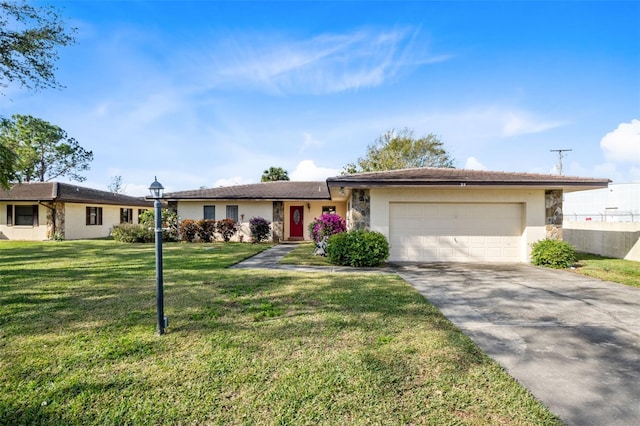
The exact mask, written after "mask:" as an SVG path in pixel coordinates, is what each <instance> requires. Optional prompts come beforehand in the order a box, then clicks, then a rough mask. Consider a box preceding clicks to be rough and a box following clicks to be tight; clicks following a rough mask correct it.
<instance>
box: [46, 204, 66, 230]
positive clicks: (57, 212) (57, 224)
mask: <svg viewBox="0 0 640 426" xmlns="http://www.w3.org/2000/svg"><path fill="white" fill-rule="evenodd" d="M64 232H65V229H64V203H50V204H48V205H47V238H49V239H52V238H53V237H54V236H55V234H57V236H59V237H62V238H64Z"/></svg>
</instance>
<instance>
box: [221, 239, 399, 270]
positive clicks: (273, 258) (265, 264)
mask: <svg viewBox="0 0 640 426" xmlns="http://www.w3.org/2000/svg"><path fill="white" fill-rule="evenodd" d="M296 247H297V244H279V245H276V246H273V247H271V248H269V249H267V250H265V251H263V252H260V253H258V254H256V255H255V256H252V257H250V258H248V259H246V260H243V261H242V262H240V263H237V264H235V265H233V266H231V268H230V269H234V268H237V269H278V270H283V271H299V272H358V273H378V274H395V271H394V270H393V269H392V268H353V267H350V266H299V265H281V264H279V263H278V262H279V261H280V259H282V258H283V257H284V256H286V255H287V254H289V253H290V252H292V251H293V250H294V249H295V248H296Z"/></svg>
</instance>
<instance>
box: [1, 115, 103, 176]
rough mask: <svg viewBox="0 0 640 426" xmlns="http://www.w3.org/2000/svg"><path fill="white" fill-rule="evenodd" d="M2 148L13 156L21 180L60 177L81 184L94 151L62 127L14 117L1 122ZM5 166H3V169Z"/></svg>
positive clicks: (37, 120)
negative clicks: (81, 143) (85, 147)
mask: <svg viewBox="0 0 640 426" xmlns="http://www.w3.org/2000/svg"><path fill="white" fill-rule="evenodd" d="M0 145H2V146H3V147H4V148H3V151H4V150H10V151H12V152H13V153H14V155H15V156H16V158H15V159H14V164H13V169H14V173H15V175H16V176H17V179H18V180H19V181H26V182H46V181H50V180H53V179H56V178H59V177H68V178H69V179H72V180H76V181H78V182H82V181H84V180H85V177H84V176H82V174H81V173H82V172H84V171H87V170H89V164H90V163H91V161H93V152H91V151H87V150H85V149H84V148H82V147H81V146H80V144H79V143H78V142H77V141H76V140H75V139H74V138H71V137H69V136H67V133H66V132H65V131H64V130H62V129H61V128H60V127H58V126H56V125H54V124H51V123H49V122H47V121H44V120H42V119H40V118H35V117H32V116H30V115H20V114H15V115H13V116H12V117H11V119H3V120H2V121H0ZM3 167H4V166H3Z"/></svg>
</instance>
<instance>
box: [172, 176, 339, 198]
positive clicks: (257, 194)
mask: <svg viewBox="0 0 640 426" xmlns="http://www.w3.org/2000/svg"><path fill="white" fill-rule="evenodd" d="M163 198H164V199H165V200H329V199H331V197H330V195H329V189H328V188H327V183H326V182H324V181H318V182H292V181H288V180H280V181H275V182H261V183H253V184H247V185H235V186H221V187H218V188H207V189H196V190H191V191H179V192H171V193H167V194H165V195H164V197H163Z"/></svg>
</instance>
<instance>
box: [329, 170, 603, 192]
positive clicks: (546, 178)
mask: <svg viewBox="0 0 640 426" xmlns="http://www.w3.org/2000/svg"><path fill="white" fill-rule="evenodd" d="M609 182H610V180H609V179H599V178H582V177H571V176H560V175H544V174H533V173H513V172H492V171H482V170H466V169H449V168H433V167H423V168H416V169H402V170H389V171H381V172H370V173H358V174H352V175H344V176H336V177H331V178H328V179H327V185H328V186H329V187H341V186H347V187H353V186H361V187H367V186H369V187H377V186H433V185H444V186H449V185H455V186H460V185H462V184H464V185H465V186H466V185H469V186H474V185H476V186H548V187H594V188H606V187H607V186H608V185H609Z"/></svg>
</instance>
